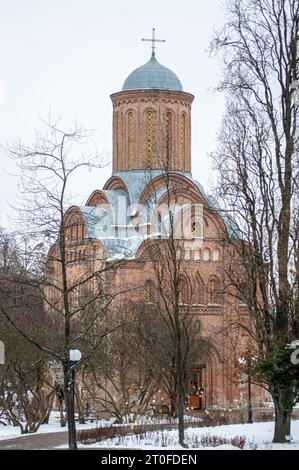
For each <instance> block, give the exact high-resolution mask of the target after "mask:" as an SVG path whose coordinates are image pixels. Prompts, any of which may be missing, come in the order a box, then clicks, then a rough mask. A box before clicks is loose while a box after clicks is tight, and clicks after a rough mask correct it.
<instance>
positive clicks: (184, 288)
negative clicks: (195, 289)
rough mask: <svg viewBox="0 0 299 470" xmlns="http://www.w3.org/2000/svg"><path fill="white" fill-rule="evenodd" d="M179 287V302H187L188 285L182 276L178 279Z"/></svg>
mask: <svg viewBox="0 0 299 470" xmlns="http://www.w3.org/2000/svg"><path fill="white" fill-rule="evenodd" d="M179 289H180V290H179V303H180V304H188V303H189V302H190V294H189V286H188V282H187V280H186V279H185V278H184V277H181V279H180V285H179Z"/></svg>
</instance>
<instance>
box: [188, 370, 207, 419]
mask: <svg viewBox="0 0 299 470" xmlns="http://www.w3.org/2000/svg"><path fill="white" fill-rule="evenodd" d="M204 369H205V365H203V364H202V365H198V366H197V367H194V368H192V369H191V370H190V372H189V377H188V388H187V400H186V401H187V407H188V408H189V410H202V409H203V408H205V400H204V391H205V390H204V387H203V378H204V377H203V376H204V373H203V372H204Z"/></svg>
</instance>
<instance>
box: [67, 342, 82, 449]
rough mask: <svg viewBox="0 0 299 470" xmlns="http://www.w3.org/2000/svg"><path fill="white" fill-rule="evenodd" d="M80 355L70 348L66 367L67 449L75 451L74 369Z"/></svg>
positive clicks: (77, 351) (79, 352) (77, 350)
mask: <svg viewBox="0 0 299 470" xmlns="http://www.w3.org/2000/svg"><path fill="white" fill-rule="evenodd" d="M81 357H82V354H81V351H79V349H74V348H71V349H70V351H69V367H68V401H69V403H68V406H67V409H68V417H67V418H68V431H69V448H70V449H72V450H77V437H76V422H75V368H76V365H77V364H78V362H79V361H80V360H81Z"/></svg>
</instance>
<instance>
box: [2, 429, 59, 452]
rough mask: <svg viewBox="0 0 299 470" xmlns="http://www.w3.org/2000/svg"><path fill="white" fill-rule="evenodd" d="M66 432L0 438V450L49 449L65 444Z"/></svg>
mask: <svg viewBox="0 0 299 470" xmlns="http://www.w3.org/2000/svg"><path fill="white" fill-rule="evenodd" d="M67 442H68V434H67V432H52V433H45V434H30V435H27V436H22V437H17V438H14V439H5V440H2V441H1V440H0V450H37V449H41V450H49V449H54V448H55V447H58V446H61V445H63V444H67Z"/></svg>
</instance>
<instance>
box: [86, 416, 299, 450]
mask: <svg viewBox="0 0 299 470" xmlns="http://www.w3.org/2000/svg"><path fill="white" fill-rule="evenodd" d="M273 430H274V422H267V423H253V424H230V425H226V426H216V427H202V428H193V427H192V428H187V429H186V433H185V437H186V443H187V444H188V447H189V449H201V450H208V449H209V450H211V449H213V450H220V449H222V450H223V449H227V450H228V449H230V450H231V449H234V450H239V449H238V448H237V447H235V446H232V445H230V444H223V445H220V446H217V447H202V446H198V445H197V444H198V442H199V441H200V439H201V438H202V437H204V436H207V435H210V436H219V437H222V438H227V439H231V438H234V437H236V436H245V437H246V445H245V447H244V449H248V450H250V449H252V450H254V449H257V450H299V420H297V421H293V422H292V437H293V440H292V441H291V443H290V444H272V438H273ZM80 447H81V448H85V449H86V448H101V447H104V448H119V447H121V448H124V447H127V448H130V449H145V450H151V449H156V450H158V449H160V450H166V449H167V450H178V449H181V447H179V445H178V435H177V431H176V430H171V431H165V430H163V431H156V432H149V433H148V436H147V437H146V438H142V437H141V436H138V435H131V436H129V435H128V436H122V437H121V438H114V439H107V440H105V441H102V442H99V443H95V444H89V445H82V444H80Z"/></svg>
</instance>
